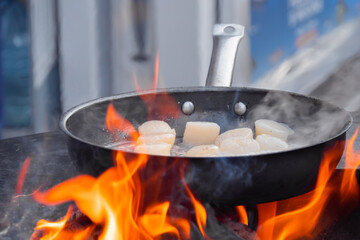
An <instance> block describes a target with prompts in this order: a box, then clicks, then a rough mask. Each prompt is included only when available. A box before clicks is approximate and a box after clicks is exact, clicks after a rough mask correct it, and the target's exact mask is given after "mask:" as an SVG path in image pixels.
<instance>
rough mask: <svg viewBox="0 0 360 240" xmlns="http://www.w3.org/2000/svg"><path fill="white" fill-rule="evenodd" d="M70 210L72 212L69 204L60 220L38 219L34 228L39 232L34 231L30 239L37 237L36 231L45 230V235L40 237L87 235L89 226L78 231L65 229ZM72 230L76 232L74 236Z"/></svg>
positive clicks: (45, 239)
mask: <svg viewBox="0 0 360 240" xmlns="http://www.w3.org/2000/svg"><path fill="white" fill-rule="evenodd" d="M72 212H73V207H72V206H71V205H70V206H69V209H68V211H67V213H66V215H65V217H64V218H63V219H61V220H60V221H57V222H48V221H45V220H40V221H38V223H37V224H36V227H35V230H38V231H39V232H35V233H34V234H33V236H32V238H31V239H37V238H36V237H37V236H36V233H44V232H46V235H45V236H42V237H41V239H42V240H53V239H74V240H77V239H78V240H80V239H85V238H84V236H87V235H88V233H89V231H90V228H86V229H83V230H78V231H77V230H75V229H66V223H67V222H68V220H69V218H70V216H71V213H72ZM74 232H76V237H74ZM79 237H83V238H79Z"/></svg>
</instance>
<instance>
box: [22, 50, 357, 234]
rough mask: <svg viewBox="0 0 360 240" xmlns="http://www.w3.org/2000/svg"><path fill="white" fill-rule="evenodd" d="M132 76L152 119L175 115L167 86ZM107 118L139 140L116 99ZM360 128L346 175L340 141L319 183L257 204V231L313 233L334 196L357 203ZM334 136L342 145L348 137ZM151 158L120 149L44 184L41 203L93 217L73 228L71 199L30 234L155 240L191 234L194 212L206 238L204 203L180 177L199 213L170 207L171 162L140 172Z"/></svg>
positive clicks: (242, 214) (38, 195) (243, 216)
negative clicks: (103, 162) (89, 168)
mask: <svg viewBox="0 0 360 240" xmlns="http://www.w3.org/2000/svg"><path fill="white" fill-rule="evenodd" d="M158 76H159V57H158V56H157V59H156V67H155V76H154V85H153V86H152V88H153V90H155V89H156V88H157V83H158ZM134 78H135V85H136V88H137V91H138V92H139V93H140V94H139V97H140V98H142V100H143V101H144V103H145V104H146V105H147V110H148V116H149V119H161V120H164V119H165V118H166V117H172V118H176V117H177V116H178V114H179V113H178V110H177V109H178V106H177V103H176V102H175V101H174V99H173V98H172V97H171V96H169V95H168V94H166V93H162V94H161V100H159V98H158V94H155V93H154V94H146V95H142V94H141V92H142V90H141V89H140V88H139V86H138V84H137V81H136V76H135V77H134ZM159 101H161V104H160V102H159ZM105 125H106V128H107V129H108V130H109V131H110V132H112V133H117V132H122V133H124V134H126V135H127V136H129V137H130V138H131V140H132V141H136V140H137V138H138V136H139V134H138V132H137V131H136V129H135V128H134V127H133V126H132V124H131V123H130V122H129V121H128V120H126V119H125V118H124V117H122V116H121V115H120V114H119V113H118V112H117V110H116V104H115V103H111V104H110V105H109V107H108V110H107V116H106V120H105ZM357 133H358V131H357V132H356V133H355V135H354V136H353V137H352V139H351V140H350V141H349V143H348V147H347V149H346V152H347V159H346V167H347V168H349V169H347V170H345V171H344V173H343V174H342V175H339V174H338V175H336V174H334V164H335V163H336V162H337V161H336V160H337V159H338V157H339V155H340V153H339V151H338V149H339V148H338V147H337V146H335V147H334V149H332V150H330V151H328V152H326V153H325V154H324V157H323V161H322V164H321V166H320V169H319V174H318V175H319V177H318V180H317V183H316V187H315V190H313V191H311V192H309V193H307V194H304V195H301V196H298V197H294V198H291V199H287V200H282V201H278V202H271V203H264V204H259V205H257V209H258V229H257V232H256V235H257V236H256V237H257V239H261V240H282V239H298V238H301V237H304V236H307V237H314V236H315V235H316V234H317V233H318V231H319V230H317V231H315V230H314V229H315V227H316V226H317V223H318V222H319V219H321V216H322V212H323V211H324V209H326V207H327V206H328V204H329V202H330V199H334V198H335V199H337V200H338V201H335V202H336V204H337V205H336V208H340V209H341V207H342V206H346V207H349V206H351V207H354V206H355V204H357V202H358V199H359V192H358V189H359V187H358V184H357V181H356V178H355V171H356V167H357V166H358V165H360V153H359V152H356V151H355V150H354V147H353V145H354V141H355V138H356V135H357ZM113 135H114V136H116V135H117V134H113ZM337 144H338V145H340V146H341V145H342V144H344V143H343V142H339V143H337ZM340 149H341V148H340ZM148 159H149V156H148V155H146V154H141V153H140V154H137V157H136V158H134V159H126V158H125V156H124V155H123V154H122V153H121V152H116V155H115V156H114V163H115V166H114V167H112V168H109V169H108V170H106V171H105V172H104V173H103V174H101V175H100V176H99V177H98V178H95V177H93V176H89V175H80V176H77V177H75V178H72V179H69V180H67V181H65V182H63V183H60V184H59V185H57V186H55V187H53V188H51V189H50V190H48V191H46V192H40V191H36V192H35V193H34V198H35V200H36V201H38V202H39V203H42V204H44V205H58V204H63V203H68V202H71V203H74V204H75V205H76V207H77V208H78V209H79V211H81V213H83V214H84V215H85V216H86V217H87V218H88V219H89V221H90V224H89V225H88V226H86V227H84V228H80V229H71V228H69V227H68V225H67V224H68V223H69V221H70V220H71V216H72V214H73V212H74V208H73V207H72V206H70V207H69V210H68V212H67V213H66V215H65V217H64V218H63V219H61V220H59V221H57V222H50V221H46V220H40V221H39V222H38V223H37V225H36V227H35V230H36V231H35V233H34V234H33V238H34V239H41V240H50V239H51V240H57V239H59V240H62V239H75V240H83V239H89V236H93V235H96V236H97V239H99V240H114V239H119V240H129V239H131V240H143V239H144V240H152V239H161V237H162V236H163V235H165V234H166V235H171V236H172V237H175V238H177V239H189V238H190V237H191V234H190V231H191V223H190V222H191V217H193V218H194V221H195V222H196V223H197V227H198V229H199V231H200V232H201V234H202V236H203V237H204V238H205V239H209V237H208V236H207V234H206V222H207V212H206V209H205V207H204V206H203V205H202V203H201V202H200V201H199V200H197V199H196V198H195V196H194V194H193V193H192V192H191V191H190V189H189V188H188V186H187V185H186V183H185V181H184V179H181V180H182V183H183V187H184V191H185V193H186V195H187V196H188V197H189V198H190V200H191V203H192V205H193V208H194V210H195V216H190V217H189V216H187V217H179V216H175V214H173V213H171V211H170V209H171V207H172V204H173V203H172V202H170V201H167V200H159V199H157V197H156V195H157V193H158V191H159V189H160V188H161V187H162V182H161V181H159V178H160V176H162V175H164V173H165V171H166V170H167V168H168V167H169V166H167V167H165V165H166V164H163V165H162V163H161V162H159V163H158V164H159V166H158V168H159V169H157V171H156V172H155V173H154V174H153V175H152V176H151V177H149V178H147V179H146V178H145V179H144V178H143V175H142V173H143V170H144V169H145V168H146V167H147V166H148V165H149V161H148ZM29 164H30V159H28V160H26V161H25V163H24V165H23V168H22V170H21V172H20V174H19V180H18V185H17V187H16V193H17V194H19V193H21V191H22V190H21V189H22V186H23V182H24V180H25V176H26V171H27V169H28V168H29ZM163 166H164V168H163ZM170 167H173V166H170ZM147 193H151V194H147ZM149 195H151V196H149ZM351 207H350V208H351ZM236 211H237V213H238V215H239V219H240V222H241V223H243V224H245V225H248V224H249V223H248V222H249V220H248V216H247V212H246V209H245V207H244V206H238V207H236ZM99 229H100V231H99Z"/></svg>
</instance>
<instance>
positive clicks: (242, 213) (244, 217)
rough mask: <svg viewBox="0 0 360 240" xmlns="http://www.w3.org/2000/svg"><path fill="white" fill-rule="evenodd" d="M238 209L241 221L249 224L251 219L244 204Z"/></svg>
mask: <svg viewBox="0 0 360 240" xmlns="http://www.w3.org/2000/svg"><path fill="white" fill-rule="evenodd" d="M236 211H237V212H238V215H239V219H240V222H241V223H242V224H245V225H249V219H248V216H247V213H246V209H245V207H244V206H237V207H236Z"/></svg>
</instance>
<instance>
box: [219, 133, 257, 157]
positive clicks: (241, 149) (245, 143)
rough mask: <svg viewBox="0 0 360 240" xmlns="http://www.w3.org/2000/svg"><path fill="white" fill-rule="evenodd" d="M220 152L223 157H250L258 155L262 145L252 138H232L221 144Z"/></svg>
mask: <svg viewBox="0 0 360 240" xmlns="http://www.w3.org/2000/svg"><path fill="white" fill-rule="evenodd" d="M220 151H221V154H222V155H227V154H230V155H248V154H253V153H258V152H259V151H260V145H259V143H258V142H257V141H255V140H254V139H252V138H251V139H250V138H241V137H240V138H239V137H231V138H227V139H224V140H223V141H222V142H221V144H220Z"/></svg>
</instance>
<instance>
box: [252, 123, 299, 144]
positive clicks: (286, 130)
mask: <svg viewBox="0 0 360 240" xmlns="http://www.w3.org/2000/svg"><path fill="white" fill-rule="evenodd" d="M255 132H256V136H259V135H261V134H267V135H270V136H273V137H277V138H280V139H282V140H284V141H286V140H287V138H288V136H289V135H291V134H293V133H294V131H293V130H292V129H291V128H290V127H288V126H287V125H286V124H283V123H278V122H275V121H272V120H267V119H259V120H257V121H255Z"/></svg>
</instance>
